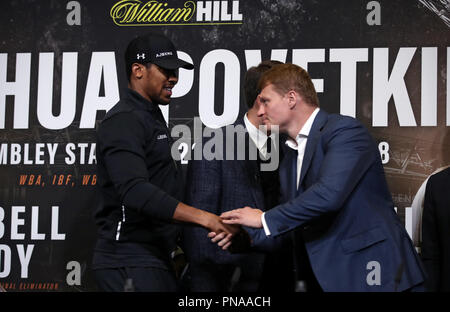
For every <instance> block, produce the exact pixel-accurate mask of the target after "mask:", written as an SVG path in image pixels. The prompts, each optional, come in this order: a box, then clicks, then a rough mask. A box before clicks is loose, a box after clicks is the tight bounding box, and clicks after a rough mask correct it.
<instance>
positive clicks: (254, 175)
mask: <svg viewBox="0 0 450 312" xmlns="http://www.w3.org/2000/svg"><path fill="white" fill-rule="evenodd" d="M237 125H242V126H244V128H245V130H246V131H245V153H246V156H245V160H238V161H236V163H238V164H239V166H241V167H242V169H243V170H244V172H245V173H246V174H247V177H248V179H249V181H250V184H251V185H254V184H259V183H260V180H259V179H258V177H259V168H258V161H257V160H252V159H250V157H249V153H248V151H249V150H250V145H251V148H252V149H253V150H256V152H258V149H257V148H256V145H255V143H254V142H253V141H252V139H251V138H250V135H249V134H248V131H247V128H246V127H245V123H244V118H239V119H238V120H237V121H236V123H235V124H234V126H237ZM237 148H238V146H237V142H235V145H234V151H235V157H237ZM236 159H237V158H236ZM250 189H251V194H252V197H253V199H254V201H255V203H256V206H257V207H256V208H259V209H261V210H264V209H265V207H264V198H263V197H262V194H261V193H257V192H256V189H257V188H255V187H251V188H250ZM263 208H264V209H263Z"/></svg>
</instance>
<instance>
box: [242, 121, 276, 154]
mask: <svg viewBox="0 0 450 312" xmlns="http://www.w3.org/2000/svg"><path fill="white" fill-rule="evenodd" d="M244 124H245V128H247V132H248V135H249V136H250V139H251V140H252V141H253V143H255V145H256V148H257V149H258V151H259V153H260V154H261V157H262V158H263V159H264V160H266V159H267V138H268V136H267V134H266V132H264V131H261V130H260V129H258V128H256V127H255V125H253V124H252V123H251V122H250V120H248V118H247V113H245V115H244ZM272 136H273V135H270V137H271V138H272V139H273V137H272Z"/></svg>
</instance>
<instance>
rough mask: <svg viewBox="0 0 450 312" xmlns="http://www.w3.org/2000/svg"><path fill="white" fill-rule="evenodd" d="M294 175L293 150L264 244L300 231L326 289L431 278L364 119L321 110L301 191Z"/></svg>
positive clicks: (388, 287) (259, 240)
mask: <svg viewBox="0 0 450 312" xmlns="http://www.w3.org/2000/svg"><path fill="white" fill-rule="evenodd" d="M295 157H296V155H295ZM292 174H293V172H292V166H291V165H290V157H288V156H287V155H286V156H285V159H284V161H283V163H282V164H281V167H280V180H281V189H282V193H283V197H284V201H282V202H285V203H284V204H281V205H279V206H277V207H275V208H273V209H271V210H269V211H267V212H266V213H265V220H266V223H267V226H268V228H269V230H270V232H271V236H269V237H270V238H269V239H267V236H265V234H263V233H264V231H263V230H260V231H259V233H258V234H257V235H255V237H254V240H255V243H256V244H260V245H261V244H264V243H267V241H268V240H269V241H270V240H274V238H277V237H279V236H283V234H285V233H287V232H290V231H293V230H296V231H298V233H297V235H302V237H303V241H304V242H305V246H306V250H307V252H308V255H309V258H310V262H311V266H312V269H313V271H314V274H315V276H316V278H317V280H318V282H319V283H320V285H321V287H322V288H323V290H325V291H401V290H405V289H408V288H410V287H412V286H414V285H417V284H419V283H421V282H422V281H423V280H424V273H423V269H422V264H421V262H420V259H419V257H418V255H417V253H416V251H415V249H414V247H413V245H412V242H411V240H410V238H409V236H408V234H407V232H406V230H405V228H404V226H403V225H402V223H401V222H400V220H399V218H398V216H397V215H396V213H395V211H394V206H393V202H392V198H391V195H390V192H389V190H388V186H387V183H386V179H385V176H384V170H383V166H382V164H381V159H380V154H379V151H378V149H377V147H376V144H375V142H374V141H373V139H372V138H371V136H370V134H369V133H368V131H367V130H366V129H365V127H364V126H362V125H361V124H360V123H359V122H358V121H357V120H356V119H354V118H351V117H346V116H341V115H334V114H327V113H326V112H324V111H323V110H320V111H319V113H318V115H317V116H316V118H315V120H314V123H313V125H312V128H311V132H310V134H309V137H308V141H307V145H306V151H305V155H304V159H303V163H302V170H301V174H300V185H299V188H298V190H296V186H295V179H296V177H295V178H293V175H292ZM291 233H292V232H291ZM375 261H376V262H375ZM377 274H378V275H377ZM378 277H380V279H379V281H378ZM378 284H379V285H378Z"/></svg>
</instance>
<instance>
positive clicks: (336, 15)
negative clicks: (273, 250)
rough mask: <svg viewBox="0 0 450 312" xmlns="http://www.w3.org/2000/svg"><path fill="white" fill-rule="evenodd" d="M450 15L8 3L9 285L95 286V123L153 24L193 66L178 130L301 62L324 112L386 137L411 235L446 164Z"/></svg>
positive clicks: (322, 7) (177, 111)
mask: <svg viewBox="0 0 450 312" xmlns="http://www.w3.org/2000/svg"><path fill="white" fill-rule="evenodd" d="M449 17H450V2H449V0H436V1H431V0H430V1H427V0H396V1H391V0H380V1H366V0H346V1H317V0H297V1H293V0H276V1H269V0H245V1H244V0H237V1H184V0H181V1H178V0H156V1H147V0H121V1H118V0H97V1H88V0H80V1H66V0H14V1H12V0H7V1H2V2H1V4H0V21H1V23H2V27H1V28H0V286H2V287H3V288H4V289H6V290H7V291H31V290H40V291H42V290H44V291H47V290H48V291H93V290H96V287H95V283H94V281H93V278H92V272H91V270H90V261H91V257H92V247H93V244H94V243H95V237H96V228H95V223H94V220H93V216H92V213H93V211H94V208H95V207H96V205H98V204H99V198H98V193H97V190H96V158H95V142H96V139H95V128H96V126H97V125H98V123H99V122H100V121H101V120H102V118H103V117H104V115H105V113H106V111H108V110H109V109H110V108H111V107H112V106H114V104H115V103H116V102H117V101H118V100H119V99H120V96H121V94H122V90H123V88H125V87H126V86H127V79H126V75H125V68H124V61H123V54H124V51H125V48H126V46H127V44H128V42H129V41H130V40H131V39H133V38H134V37H135V36H137V35H139V34H144V33H147V32H150V31H152V32H159V33H164V34H165V35H167V36H168V37H169V38H171V39H172V41H173V42H174V43H175V45H176V47H177V50H178V54H179V57H180V58H183V59H185V60H188V61H190V62H192V63H193V64H194V65H195V69H194V70H193V71H187V70H184V69H181V70H180V74H179V83H178V85H177V86H176V87H175V89H174V94H173V100H172V102H171V104H170V105H169V106H168V107H165V108H163V112H164V114H165V117H166V120H167V121H168V124H169V127H173V126H175V125H177V124H186V125H189V126H190V127H192V126H193V118H194V117H200V119H201V121H202V123H203V124H204V125H205V126H209V127H213V128H216V127H220V126H224V125H226V124H230V123H233V122H234V121H235V120H236V119H237V118H238V117H240V116H242V115H243V114H244V113H245V111H246V107H245V103H244V99H243V94H242V90H241V89H242V80H243V76H244V74H245V72H246V70H247V69H248V68H249V67H251V66H254V65H257V64H258V63H259V62H260V61H261V60H264V59H276V60H280V61H283V62H292V63H295V64H298V65H300V66H302V67H303V68H305V69H306V70H308V71H309V73H310V75H311V77H312V78H313V81H314V84H315V86H316V90H317V92H318V94H319V100H320V105H321V108H322V109H324V110H326V111H328V112H329V113H341V114H344V115H349V116H353V117H355V118H357V119H358V120H360V121H361V122H362V123H363V124H364V125H365V126H366V127H367V128H368V129H369V131H370V133H371V134H372V135H373V137H374V139H375V141H376V142H377V144H379V149H380V157H381V159H382V161H383V164H384V169H385V173H386V177H387V180H388V184H389V187H390V190H391V192H392V196H393V199H394V203H395V205H396V208H397V213H398V214H399V216H400V218H401V220H402V221H404V222H405V226H406V228H407V230H408V232H409V233H410V235H411V237H413V236H415V237H416V238H417V237H418V233H417V230H415V226H413V225H414V224H415V223H417V222H418V220H417V219H414V218H413V211H412V209H411V208H410V207H411V204H412V201H413V200H414V197H415V194H416V192H417V190H418V189H419V187H420V185H421V184H422V183H423V182H424V181H425V179H426V178H427V177H428V176H429V175H430V174H432V173H433V172H434V171H435V170H437V169H438V168H441V167H443V166H445V165H449V164H450V160H449V158H448V156H449V153H450V140H449V136H448V134H449V130H448V129H449V127H448V126H449V125H450V98H449V92H448V91H449V89H450V79H449V75H450V74H449V73H450V63H449V62H450V28H449V27H450V23H449V21H450V19H449ZM187 148H188V147H187V145H183V146H180V152H181V153H182V155H186V154H187ZM183 164H184V165H186V164H187V161H183ZM236 208H238V207H236ZM414 241H415V243H416V246H417V247H418V250H420V240H419V239H415V240H414Z"/></svg>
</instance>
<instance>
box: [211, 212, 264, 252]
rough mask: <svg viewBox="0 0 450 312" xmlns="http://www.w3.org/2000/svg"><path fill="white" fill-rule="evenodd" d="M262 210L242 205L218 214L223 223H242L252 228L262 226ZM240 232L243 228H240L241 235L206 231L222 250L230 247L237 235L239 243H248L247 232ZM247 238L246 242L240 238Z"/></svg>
mask: <svg viewBox="0 0 450 312" xmlns="http://www.w3.org/2000/svg"><path fill="white" fill-rule="evenodd" d="M262 213H263V212H262V211H261V210H259V209H255V208H251V207H244V208H239V209H235V210H231V211H227V212H224V213H222V214H221V215H220V218H221V219H222V222H223V223H224V224H229V225H243V226H248V227H252V228H262V222H261V215H262ZM242 232H245V230H241V232H240V234H241V235H231V234H228V233H226V232H220V233H216V232H214V231H211V232H210V233H208V237H209V238H210V239H211V241H212V242H213V243H217V245H218V246H219V247H222V249H223V250H226V249H228V248H229V247H230V245H231V244H232V243H233V242H235V241H236V237H239V239H240V242H239V244H240V245H250V241H249V240H250V238H249V237H248V234H247V233H245V234H247V235H245V234H243V233H242ZM244 239H245V240H248V242H243V241H242V240H244Z"/></svg>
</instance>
